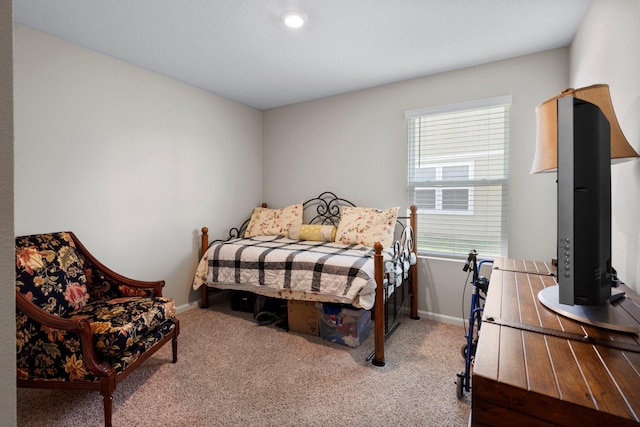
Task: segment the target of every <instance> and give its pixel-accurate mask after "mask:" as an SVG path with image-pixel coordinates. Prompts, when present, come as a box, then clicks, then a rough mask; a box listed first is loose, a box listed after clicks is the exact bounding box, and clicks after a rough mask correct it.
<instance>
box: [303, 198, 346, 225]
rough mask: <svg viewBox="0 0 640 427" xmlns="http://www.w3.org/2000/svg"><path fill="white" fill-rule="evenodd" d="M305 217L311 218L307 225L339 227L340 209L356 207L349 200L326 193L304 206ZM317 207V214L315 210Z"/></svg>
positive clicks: (310, 200) (305, 203)
mask: <svg viewBox="0 0 640 427" xmlns="http://www.w3.org/2000/svg"><path fill="white" fill-rule="evenodd" d="M302 206H303V209H304V211H305V215H308V216H311V218H310V219H309V220H308V221H306V223H307V224H323V225H336V226H337V225H338V222H340V207H341V206H355V205H354V204H353V203H351V202H350V201H349V200H346V199H342V198H340V197H338V196H336V195H335V194H334V193H332V192H331V191H325V192H324V193H322V194H320V195H319V196H318V197H314V198H313V199H309V200H307V201H306V202H304V203H303V204H302ZM314 207H315V212H313V210H314V209H313V208H314Z"/></svg>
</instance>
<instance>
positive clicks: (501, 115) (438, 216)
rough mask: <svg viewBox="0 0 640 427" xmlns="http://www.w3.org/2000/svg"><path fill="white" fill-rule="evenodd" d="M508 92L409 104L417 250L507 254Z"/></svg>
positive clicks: (411, 192)
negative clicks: (453, 102)
mask: <svg viewBox="0 0 640 427" xmlns="http://www.w3.org/2000/svg"><path fill="white" fill-rule="evenodd" d="M510 104H511V97H510V96H506V97H499V98H492V99H487V100H481V101H475V102H469V103H464V104H456V105H448V106H444V107H436V108H428V109H421V110H412V111H407V112H406V114H405V117H406V118H407V125H408V137H409V140H408V144H409V168H408V180H407V194H408V197H407V200H408V204H409V205H413V204H415V205H416V206H417V207H418V235H417V236H416V237H417V242H418V250H419V251H421V252H423V253H424V252H427V253H434V254H441V255H458V254H460V255H466V254H468V253H469V251H470V250H471V249H476V250H477V251H478V252H479V253H480V254H482V255H485V256H506V255H507V218H508V216H507V215H508V212H507V207H508V185H507V184H508V178H509V106H510Z"/></svg>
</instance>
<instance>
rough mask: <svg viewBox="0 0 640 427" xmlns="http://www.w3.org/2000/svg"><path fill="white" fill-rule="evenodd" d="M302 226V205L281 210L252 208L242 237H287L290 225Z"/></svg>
mask: <svg viewBox="0 0 640 427" xmlns="http://www.w3.org/2000/svg"><path fill="white" fill-rule="evenodd" d="M301 224H302V203H298V204H296V205H291V206H287V207H285V208H282V209H269V208H254V209H253V214H252V215H251V219H250V220H249V225H247V229H246V231H245V232H244V237H254V236H288V235H289V228H291V226H292V225H301Z"/></svg>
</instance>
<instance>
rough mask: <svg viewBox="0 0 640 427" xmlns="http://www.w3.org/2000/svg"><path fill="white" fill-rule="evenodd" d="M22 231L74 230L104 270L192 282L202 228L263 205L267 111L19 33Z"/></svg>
mask: <svg viewBox="0 0 640 427" xmlns="http://www.w3.org/2000/svg"><path fill="white" fill-rule="evenodd" d="M14 35H15V48H14V50H15V52H14V61H15V232H16V235H22V234H32V233H41V232H49V231H59V230H71V231H73V232H75V233H76V235H77V236H78V237H79V239H80V240H81V241H82V242H83V243H84V244H85V246H87V248H88V249H89V250H90V251H91V252H92V253H93V254H94V255H95V256H96V257H97V258H98V259H99V260H101V261H102V262H104V263H105V264H106V265H107V266H108V267H110V268H112V269H113V270H115V271H117V272H118V273H120V274H123V275H125V276H129V277H133V278H137V279H143V280H159V279H163V280H166V281H167V285H166V287H165V292H164V293H165V295H167V296H170V297H173V298H175V300H176V304H177V305H178V306H183V305H185V304H187V303H189V302H193V301H196V300H197V299H198V296H199V293H197V292H192V291H191V288H190V284H191V280H192V279H193V273H194V271H195V266H196V263H197V261H198V252H197V251H198V246H197V235H198V231H199V229H200V228H201V227H202V226H208V227H209V229H210V231H211V233H212V234H213V235H219V236H221V235H222V234H223V233H226V230H227V229H228V228H229V227H231V226H234V225H236V224H237V220H238V218H239V217H242V216H245V215H247V213H248V212H250V210H251V207H252V206H255V205H257V204H258V203H260V202H261V201H262V113H261V112H260V111H258V110H255V109H253V108H250V107H247V106H245V105H242V104H239V103H237V102H234V101H230V100H228V99H225V98H222V97H220V96H216V95H213V94H211V93H208V92H205V91H202V90H199V89H196V88H193V87H191V86H188V85H185V84H183V83H180V82H177V81H175V80H172V79H169V78H166V77H163V76H160V75H158V74H155V73H151V72H148V71H145V70H143V69H140V68H137V67H134V66H132V65H129V64H126V63H124V62H121V61H118V60H115V59H113V58H111V57H108V56H105V55H101V54H99V53H96V52H93V51H90V50H87V49H84V48H81V47H79V46H77V45H74V44H71V43H67V42H65V41H62V40H60V39H57V38H54V37H51V36H49V35H47V34H44V33H41V32H38V31H34V30H32V29H30V28H27V27H24V26H16V28H15V33H14Z"/></svg>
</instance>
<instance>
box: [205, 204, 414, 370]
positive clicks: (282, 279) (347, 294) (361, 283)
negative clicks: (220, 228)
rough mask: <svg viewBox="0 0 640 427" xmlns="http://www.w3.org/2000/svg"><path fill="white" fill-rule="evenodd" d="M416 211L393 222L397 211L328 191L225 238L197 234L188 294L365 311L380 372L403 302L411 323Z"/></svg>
mask: <svg viewBox="0 0 640 427" xmlns="http://www.w3.org/2000/svg"><path fill="white" fill-rule="evenodd" d="M416 224H417V220H416V208H415V206H412V207H411V214H410V216H398V215H397V208H392V209H385V210H378V209H369V208H361V207H356V206H355V205H354V204H353V203H351V202H349V201H348V200H345V199H342V198H340V197H338V196H336V195H335V194H334V193H332V192H324V193H322V194H320V195H319V196H318V197H314V198H312V199H309V200H307V201H306V202H304V203H299V204H296V205H291V206H288V207H285V208H282V209H269V208H268V207H267V206H266V205H265V204H263V205H262V207H260V208H255V209H254V211H253V214H252V215H251V218H249V219H247V220H246V221H245V222H244V223H243V224H242V225H241V226H240V227H239V228H232V229H231V230H230V231H229V237H228V238H227V239H226V240H215V241H213V242H212V243H211V245H209V237H208V229H207V228H206V227H203V228H202V236H201V248H202V254H203V255H202V258H201V260H200V263H199V265H198V268H197V271H196V274H195V277H194V281H193V288H194V289H199V288H200V289H201V296H202V304H201V307H202V308H206V307H208V288H217V289H232V290H243V291H250V292H253V293H256V294H259V295H265V296H271V297H277V298H283V299H289V300H305V301H320V302H332V303H340V304H345V305H347V306H352V307H355V308H358V309H364V310H370V309H372V308H373V315H372V317H373V319H374V335H375V340H374V341H375V350H374V351H373V352H372V353H371V355H370V356H369V358H368V359H367V360H369V359H371V358H373V360H372V363H373V364H374V365H376V366H384V364H385V360H384V341H385V339H386V337H387V336H388V335H389V334H391V333H392V332H393V331H394V330H395V328H396V327H397V325H398V317H399V314H400V312H401V309H402V308H403V306H404V304H405V302H406V301H408V300H409V299H410V317H411V318H413V319H418V318H419V317H418V313H417V311H418V310H417V272H416V269H415V267H413V265H414V264H415V261H416V245H415V240H414V233H415V229H416Z"/></svg>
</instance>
